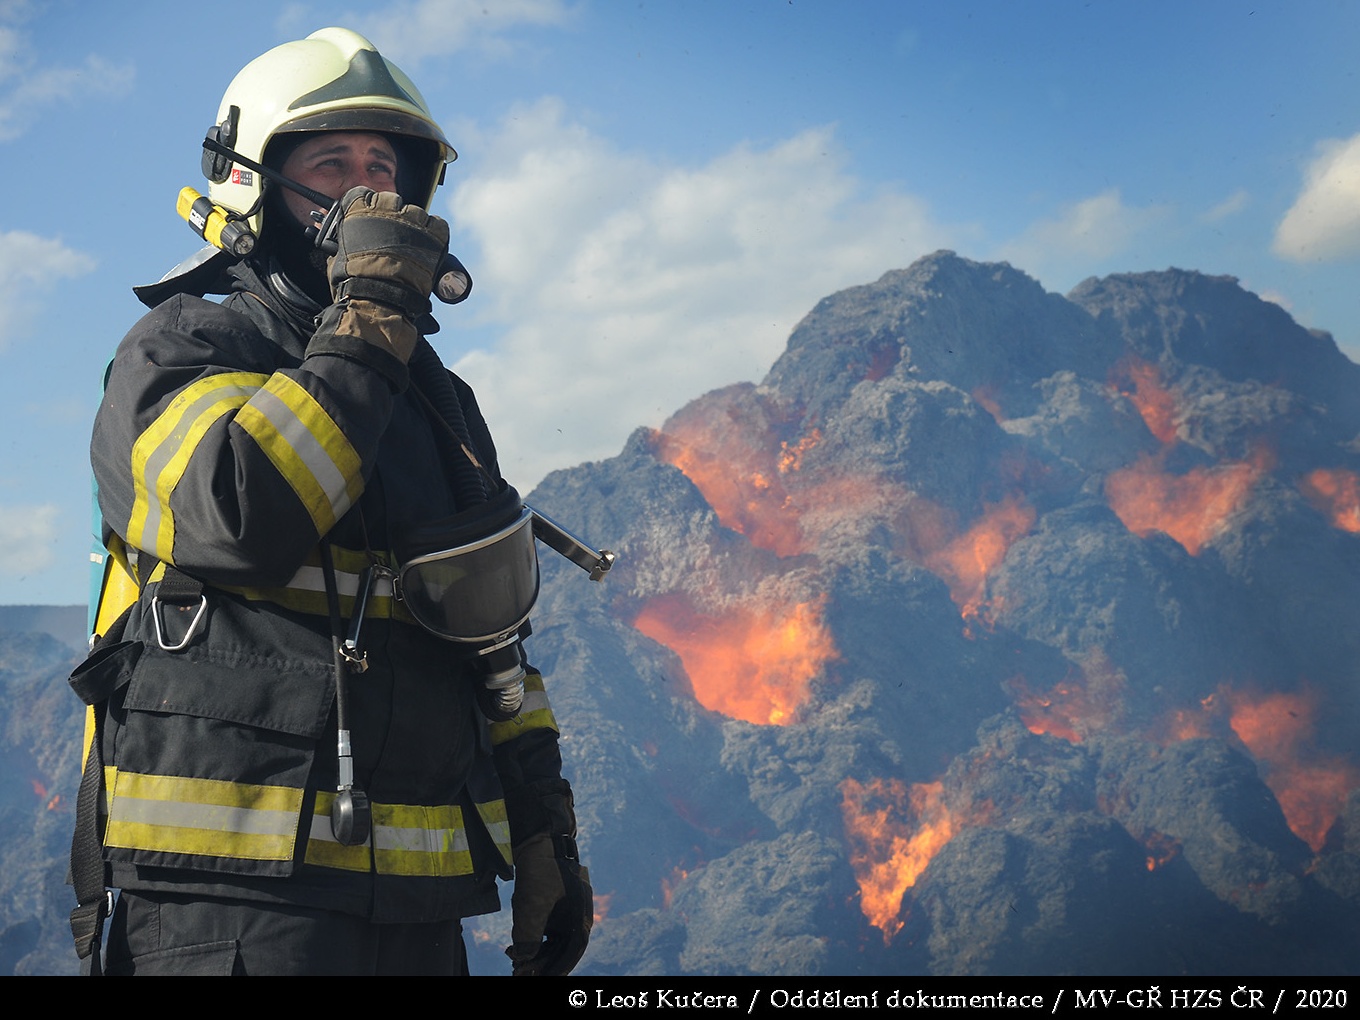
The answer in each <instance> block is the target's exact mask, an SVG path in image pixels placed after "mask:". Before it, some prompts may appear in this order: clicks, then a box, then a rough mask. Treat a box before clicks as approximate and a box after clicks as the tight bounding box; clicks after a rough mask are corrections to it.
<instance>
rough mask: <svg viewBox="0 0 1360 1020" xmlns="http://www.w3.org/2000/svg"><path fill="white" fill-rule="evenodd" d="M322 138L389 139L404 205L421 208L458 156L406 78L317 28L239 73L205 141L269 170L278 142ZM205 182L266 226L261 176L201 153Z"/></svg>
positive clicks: (364, 43)
mask: <svg viewBox="0 0 1360 1020" xmlns="http://www.w3.org/2000/svg"><path fill="white" fill-rule="evenodd" d="M318 131H370V132H374V133H378V134H384V135H387V136H388V137H390V138H391V139H392V140H393V144H394V145H395V146H396V148H397V163H398V178H397V181H398V187H399V189H402V197H403V198H405V200H406V201H408V202H413V203H418V204H419V205H422V206H425V207H426V208H428V207H429V204H430V200H431V199H432V198H433V197H434V190H435V188H436V187H438V185H439V183H440V181H441V179H442V178H443V171H444V165H445V164H446V163H452V162H453V161H454V160H455V159H456V158H457V156H458V154H457V153H456V152H454V150H453V146H452V145H450V144H449V140H448V139H447V138H445V137H444V132H443V131H441V130H440V128H439V125H438V124H436V123H435V121H434V119H433V117H431V116H430V108H429V106H428V105H427V104H426V102H425V99H424V97H423V96H421V94H420V92H419V91H417V90H416V87H415V85H413V84H412V83H411V79H410V78H408V77H406V75H405V74H404V73H402V71H401V69H400V68H399V67H397V66H396V65H395V64H393V63H392V62H391V61H389V60H387V59H386V58H385V57H383V56H382V54H380V53H379V52H378V51H377V49H375V48H374V46H373V44H372V43H371V42H369V41H368V40H367V39H365V38H364V37H363V36H361V35H359V34H358V33H357V32H351V31H350V30H349V29H347V28H323V29H321V30H320V31H319V32H313V33H312V34H311V35H309V36H308V37H307V38H306V39H300V40H298V41H297V42H290V43H284V44H283V45H282V46H276V47H274V49H272V50H270V51H269V52H268V53H265V54H263V55H262V56H259V57H256V58H255V59H254V60H252V61H251V62H250V63H249V64H247V65H246V66H245V67H243V68H242V69H241V71H240V73H239V74H237V75H236V77H235V78H233V79H232V82H231V84H230V85H228V86H227V91H226V94H225V95H224V96H223V97H222V105H221V106H220V107H219V108H218V111H217V124H216V125H215V126H214V127H213V128H212V129H210V130H209V137H211V138H213V139H214V140H215V141H218V142H220V143H222V144H223V145H226V146H227V147H228V148H231V149H234V150H235V151H237V152H239V153H240V154H241V155H242V156H244V157H245V158H247V159H251V160H254V161H256V162H258V163H263V164H265V165H266V166H268V165H270V163H269V160H268V151H269V144H270V142H272V141H274V139H275V138H277V137H278V136H280V135H286V134H292V133H296V132H318ZM274 169H278V167H274ZM203 173H204V175H205V176H206V177H207V178H208V180H209V182H210V183H209V188H208V195H209V197H210V198H211V199H212V201H213V202H214V203H216V204H217V205H220V206H222V207H223V208H225V209H228V210H230V211H232V212H235V213H238V214H244V213H246V212H250V213H251V215H250V217H249V223H250V229H251V230H253V231H255V232H256V233H259V232H260V229H261V227H262V225H263V218H264V217H263V210H262V208H261V206H260V203H259V199H260V195H261V190H262V185H263V182H262V181H261V179H260V175H259V174H258V173H255V172H253V171H251V170H248V169H246V168H244V167H241V166H235V165H233V164H232V162H231V160H230V159H229V158H227V157H225V156H220V155H214V154H213V153H211V152H208V151H207V150H204V153H203Z"/></svg>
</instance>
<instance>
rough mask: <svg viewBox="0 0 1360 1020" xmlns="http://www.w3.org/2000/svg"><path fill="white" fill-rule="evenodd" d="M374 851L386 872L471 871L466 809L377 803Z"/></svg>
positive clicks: (433, 873) (432, 874)
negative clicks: (464, 813)
mask: <svg viewBox="0 0 1360 1020" xmlns="http://www.w3.org/2000/svg"><path fill="white" fill-rule="evenodd" d="M373 854H374V860H375V862H376V864H377V868H378V872H379V874H383V875H424V876H430V877H434V878H447V877H452V876H454V875H470V874H472V852H471V851H470V850H469V848H468V836H467V830H466V829H465V828H464V827H463V812H462V810H461V809H459V807H458V806H457V805H455V804H449V805H444V806H441V807H421V806H419V805H404V804H374V805H373Z"/></svg>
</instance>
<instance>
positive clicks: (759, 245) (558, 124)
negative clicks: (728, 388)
mask: <svg viewBox="0 0 1360 1020" xmlns="http://www.w3.org/2000/svg"><path fill="white" fill-rule="evenodd" d="M466 147H467V148H468V149H469V150H472V149H474V148H475V149H476V150H477V151H478V152H479V165H480V166H483V167H487V168H488V169H486V170H485V171H483V172H480V173H478V174H477V175H476V176H474V177H472V178H470V179H468V180H466V181H465V182H464V183H462V184H461V185H459V186H458V188H457V190H456V191H455V193H454V195H453V198H452V200H451V202H450V206H451V208H452V210H453V219H454V222H455V225H456V227H457V228H459V229H461V230H463V231H464V232H466V233H468V234H471V235H472V236H473V237H475V239H476V240H477V242H478V245H479V247H480V249H481V252H480V256H479V258H478V259H477V262H476V264H475V265H473V266H472V272H473V275H474V277H476V279H477V288H478V289H477V291H476V292H475V298H476V300H474V301H473V302H472V305H473V306H474V307H473V308H470V309H469V312H473V313H475V312H476V311H477V306H480V309H481V315H482V318H483V320H487V321H490V322H491V323H493V324H495V325H499V326H500V328H501V330H502V334H501V339H500V341H499V342H498V343H497V344H496V345H495V346H494V348H492V349H489V350H478V351H474V352H472V353H469V354H466V355H465V356H463V357H462V358H461V359H460V360H459V361H458V362H457V363H456V364H455V366H454V367H455V369H456V370H457V371H459V372H460V374H462V375H464V376H465V377H466V378H467V379H468V381H469V382H471V383H472V384H473V386H475V387H476V388H477V392H478V397H479V400H480V401H481V403H482V405H483V409H484V410H485V411H486V414H487V417H488V420H489V421H490V423H491V425H492V428H493V430H494V432H495V434H496V436H497V439H498V442H499V444H500V445H501V447H502V449H503V456H502V467H503V468H504V469H505V471H506V474H507V477H510V478H512V479H513V480H514V481H515V482H516V484H517V485H520V486H521V487H522V489H523V490H527V489H528V488H529V487H530V486H531V485H532V484H533V483H535V482H536V481H537V480H538V479H539V478H540V477H541V475H542V474H543V473H544V472H545V471H547V470H549V469H551V468H555V467H564V466H568V465H570V464H574V463H577V462H579V461H581V460H584V459H594V458H600V457H605V456H610V455H612V454H614V453H616V452H617V451H618V449H619V447H620V445H621V443H622V441H623V440H624V439H625V438H626V436H627V435H628V433H629V432H631V431H632V430H633V429H634V428H636V427H637V426H639V425H657V424H660V422H661V421H662V420H664V418H666V417H667V416H668V415H669V414H670V413H671V412H673V411H675V410H677V409H679V408H680V407H681V406H682V405H683V404H684V403H685V402H686V401H688V400H690V399H692V398H693V397H696V396H698V395H699V394H701V393H704V392H706V391H707V390H710V389H713V388H715V387H718V386H723V385H727V384H729V383H733V382H739V381H743V380H758V379H759V378H761V377H762V376H763V375H764V374H765V372H766V371H767V370H768V368H769V366H770V364H771V363H772V362H773V361H774V359H775V358H776V357H777V356H778V354H779V353H780V352H781V351H782V350H783V347H784V344H785V342H786V340H787V339H788V335H789V332H790V330H791V329H792V328H793V326H794V325H795V324H796V323H797V322H798V320H799V319H800V318H801V317H802V316H803V315H805V314H806V313H807V312H808V311H809V309H811V307H812V306H813V304H815V303H816V302H817V301H818V300H819V299H820V298H822V297H823V296H825V295H826V294H828V293H830V292H832V291H834V290H836V289H839V288H841V287H845V286H848V285H851V284H856V283H863V282H867V281H870V280H873V279H876V278H877V277H878V276H880V275H881V274H882V273H883V272H885V271H886V270H888V269H891V268H896V267H900V266H904V265H907V264H908V263H910V262H911V261H913V260H914V259H916V258H917V257H919V256H920V255H922V254H925V253H927V252H929V251H932V250H934V249H935V248H939V247H942V246H947V245H948V244H949V243H950V241H951V240H952V239H953V238H954V237H956V236H957V234H954V235H951V233H950V232H949V231H947V230H945V229H944V228H942V227H940V226H938V225H936V224H935V223H933V222H932V221H931V219H930V217H929V215H928V212H927V210H926V208H925V206H924V204H923V203H922V202H920V201H919V200H918V199H916V198H913V197H911V196H909V195H906V194H903V193H901V192H898V191H891V190H882V191H878V192H875V193H867V192H866V189H865V188H864V187H863V185H862V184H860V182H858V181H857V180H856V179H855V178H853V177H851V176H850V175H848V174H847V173H846V172H845V168H844V159H843V157H842V155H841V152H840V149H839V146H838V145H837V143H836V141H835V138H834V136H833V134H832V132H831V131H830V130H829V129H815V130H809V131H805V132H803V133H801V134H799V135H797V136H795V137H793V138H790V139H788V140H786V141H784V142H782V143H780V144H778V145H776V146H774V147H772V148H769V149H757V148H754V147H752V146H749V145H745V144H743V145H739V146H737V147H736V148H734V149H732V150H731V151H729V152H727V153H724V154H722V155H720V156H718V157H717V158H715V159H713V160H711V161H709V162H708V163H707V164H705V165H702V166H693V167H677V166H666V165H662V164H660V163H658V162H656V161H654V160H652V159H650V158H648V157H645V156H642V155H639V154H636V153H629V152H623V151H620V150H619V149H617V148H616V147H614V146H613V145H612V144H610V143H609V142H608V141H606V140H605V139H602V138H600V137H598V136H596V135H593V134H591V133H590V132H589V131H587V130H586V129H585V128H583V127H581V126H580V125H578V124H574V123H570V122H569V121H568V120H567V118H566V116H565V113H564V110H563V108H562V105H561V104H560V103H559V102H557V101H555V100H542V101H540V102H538V103H537V104H535V105H533V106H530V107H525V108H520V109H518V110H515V111H512V112H511V114H510V115H509V116H508V117H507V118H506V120H505V121H504V123H502V124H501V125H500V127H499V128H498V130H497V131H496V132H495V133H494V134H493V135H492V136H491V137H488V138H484V139H473V140H471V142H470V144H468V145H467V146H466ZM445 320H446V322H447V323H448V324H449V329H448V332H449V333H450V334H454V335H456V332H457V318H456V315H452V314H451V315H446V316H445ZM446 342H447V341H446Z"/></svg>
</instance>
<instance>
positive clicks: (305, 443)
mask: <svg viewBox="0 0 1360 1020" xmlns="http://www.w3.org/2000/svg"><path fill="white" fill-rule="evenodd" d="M251 404H252V405H253V406H254V407H255V409H256V410H257V411H259V412H260V413H261V414H262V415H264V417H265V418H267V419H268V420H269V423H270V424H271V425H273V426H274V428H275V430H277V432H278V433H279V435H280V436H282V437H283V439H284V440H285V441H286V442H287V443H288V445H289V446H291V447H292V448H293V453H294V454H296V455H297V458H298V459H299V460H300V461H302V463H303V464H304V465H305V466H306V468H307V470H308V471H310V472H311V473H312V477H313V478H315V479H316V481H317V484H318V485H320V486H321V489H322V491H323V492H324V493H325V495H326V499H327V500H328V501H329V502H330V505H331V513H332V515H333V516H334V518H335V519H336V520H339V519H340V517H341V516H343V515H344V513H345V511H346V510H348V509H349V507H350V503H351V500H350V496H349V479H347V478H346V477H345V475H344V473H343V472H342V471H341V470H340V468H339V467H338V466H337V465H336V463H335V461H334V460H332V459H331V455H330V454H329V453H328V452H327V451H326V449H325V447H323V446H322V445H321V443H320V442H319V441H318V440H317V438H316V436H315V435H313V434H312V430H311V429H310V428H308V426H307V423H306V422H304V421H303V420H302V419H301V418H299V417H298V415H297V413H296V412H295V411H294V410H293V409H292V408H291V407H289V406H288V405H287V404H286V403H284V402H283V400H282V399H280V398H279V396H278V394H276V393H273V392H271V391H270V390H268V389H261V390H260V391H259V392H258V393H256V394H255V396H254V397H253V398H252V399H251Z"/></svg>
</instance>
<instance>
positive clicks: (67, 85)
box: [0, 3, 133, 142]
mask: <svg viewBox="0 0 1360 1020" xmlns="http://www.w3.org/2000/svg"><path fill="white" fill-rule="evenodd" d="M33 13H34V8H33V5H31V4H25V3H3V4H0V142H8V141H12V140H13V139H15V138H18V137H19V136H20V135H22V134H23V133H24V132H25V131H26V130H28V127H29V125H31V124H32V123H34V122H35V121H36V120H37V119H38V118H39V117H41V116H42V115H43V111H44V110H45V108H47V107H49V106H52V105H54V104H57V103H62V102H68V101H70V100H73V99H83V98H85V97H88V96H97V97H99V98H101V99H107V98H111V97H117V96H121V95H124V94H126V93H127V92H128V90H129V89H131V87H132V80H133V68H132V65H131V64H115V63H112V62H111V61H108V60H105V59H104V58H103V57H100V56H96V55H90V56H87V57H86V58H85V60H84V62H83V63H80V64H78V65H74V66H46V67H45V66H42V65H40V64H38V63H37V62H36V61H34V60H33V59H32V57H30V56H28V55H27V53H28V50H29V49H30V44H29V39H28V36H27V35H26V34H25V33H24V32H23V31H22V30H21V29H20V28H18V27H17V25H18V24H19V23H21V22H23V21H25V20H26V19H27V18H29V17H30V16H32V14H33Z"/></svg>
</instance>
